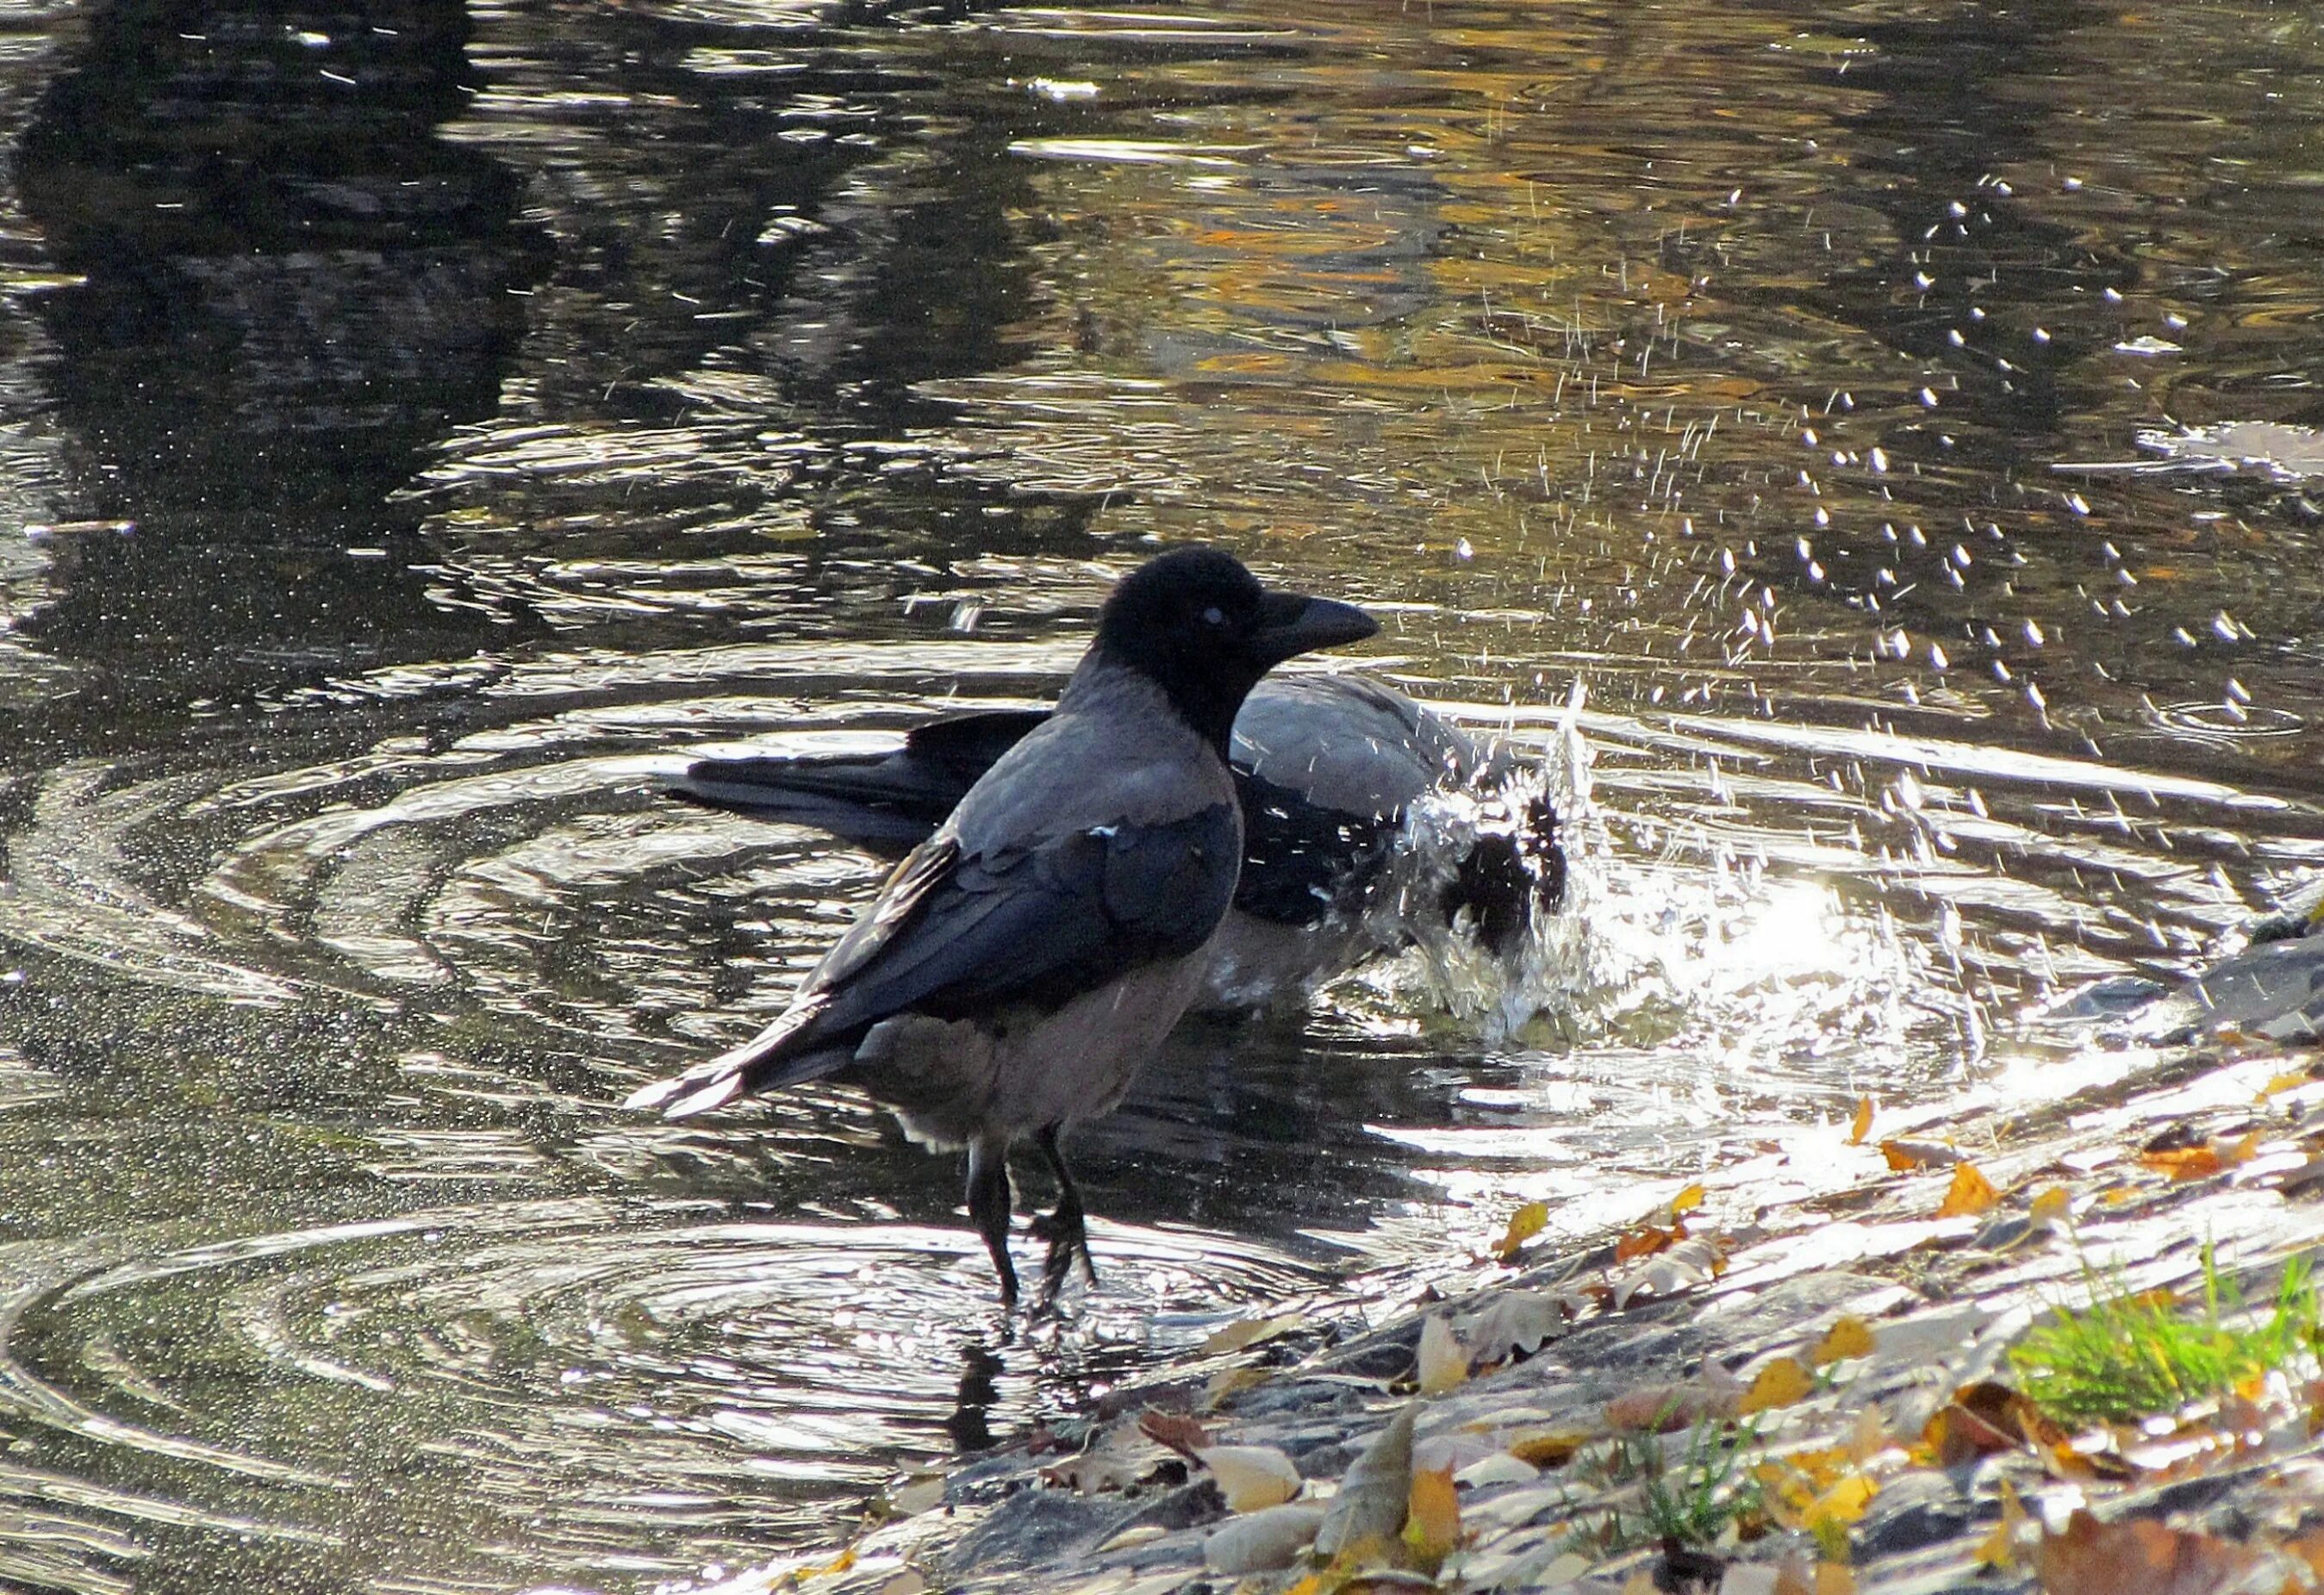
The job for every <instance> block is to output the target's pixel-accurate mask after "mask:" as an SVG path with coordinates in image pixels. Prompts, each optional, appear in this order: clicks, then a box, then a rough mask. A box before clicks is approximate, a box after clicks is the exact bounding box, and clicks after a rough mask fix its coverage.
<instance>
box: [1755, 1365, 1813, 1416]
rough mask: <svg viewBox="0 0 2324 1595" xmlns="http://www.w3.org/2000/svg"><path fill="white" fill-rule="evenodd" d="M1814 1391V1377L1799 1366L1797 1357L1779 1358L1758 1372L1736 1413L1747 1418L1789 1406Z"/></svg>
mask: <svg viewBox="0 0 2324 1595" xmlns="http://www.w3.org/2000/svg"><path fill="white" fill-rule="evenodd" d="M1814 1388H1815V1378H1814V1376H1813V1375H1812V1374H1811V1373H1809V1372H1808V1370H1807V1369H1805V1368H1803V1367H1802V1366H1801V1365H1800V1362H1799V1360H1798V1359H1797V1358H1795V1357H1778V1358H1776V1359H1775V1360H1774V1361H1773V1362H1770V1363H1768V1364H1767V1365H1766V1367H1764V1368H1762V1369H1759V1372H1758V1374H1757V1377H1756V1378H1753V1379H1752V1381H1751V1388H1749V1389H1748V1390H1746V1391H1744V1392H1743V1398H1742V1401H1741V1403H1740V1404H1739V1405H1738V1406H1737V1407H1736V1411H1737V1413H1738V1415H1742V1416H1744V1417H1748V1416H1750V1415H1751V1414H1753V1413H1755V1412H1768V1411H1771V1410H1773V1409H1774V1408H1775V1407H1778V1406H1791V1405H1792V1404H1793V1403H1794V1402H1796V1401H1799V1400H1800V1399H1802V1398H1803V1397H1805V1396H1806V1395H1807V1393H1808V1392H1809V1391H1811V1390H1812V1389H1814Z"/></svg>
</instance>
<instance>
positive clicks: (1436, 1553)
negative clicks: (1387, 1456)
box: [1404, 1468, 1461, 1567]
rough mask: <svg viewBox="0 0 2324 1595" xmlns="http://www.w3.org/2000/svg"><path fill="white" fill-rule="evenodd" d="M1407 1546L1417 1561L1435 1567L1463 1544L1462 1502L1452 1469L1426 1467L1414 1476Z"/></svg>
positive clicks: (1407, 1518) (1407, 1510)
mask: <svg viewBox="0 0 2324 1595" xmlns="http://www.w3.org/2000/svg"><path fill="white" fill-rule="evenodd" d="M1404 1543H1405V1544H1407V1545H1409V1546H1411V1547H1412V1553H1413V1559H1414V1560H1415V1561H1416V1562H1419V1563H1422V1564H1423V1565H1425V1566H1428V1567H1434V1565H1435V1564H1436V1563H1440V1562H1442V1561H1443V1560H1444V1558H1445V1557H1446V1556H1448V1555H1450V1554H1452V1550H1453V1548H1454V1547H1455V1546H1457V1545H1458V1544H1460V1543H1461V1500H1460V1497H1459V1496H1458V1495H1456V1494H1455V1493H1454V1491H1453V1489H1452V1469H1450V1468H1423V1469H1420V1470H1418V1471H1416V1472H1415V1473H1414V1474H1413V1476H1412V1493H1411V1496H1410V1498H1409V1500H1408V1503H1407V1504H1406V1507H1405V1517H1404Z"/></svg>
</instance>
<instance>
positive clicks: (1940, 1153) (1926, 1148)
mask: <svg viewBox="0 0 2324 1595" xmlns="http://www.w3.org/2000/svg"><path fill="white" fill-rule="evenodd" d="M1880 1155H1881V1156H1882V1157H1886V1159H1888V1166H1889V1168H1890V1169H1891V1170H1893V1171H1894V1172H1895V1173H1897V1174H1903V1173H1904V1172H1905V1171H1906V1170H1907V1169H1914V1168H1941V1167H1942V1166H1945V1165H1946V1164H1949V1163H1959V1162H1960V1160H1961V1156H1960V1153H1959V1152H1956V1151H1954V1150H1953V1149H1952V1148H1950V1147H1948V1146H1946V1145H1945V1144H1944V1142H1942V1141H1901V1140H1892V1141H1883V1142H1881V1143H1880Z"/></svg>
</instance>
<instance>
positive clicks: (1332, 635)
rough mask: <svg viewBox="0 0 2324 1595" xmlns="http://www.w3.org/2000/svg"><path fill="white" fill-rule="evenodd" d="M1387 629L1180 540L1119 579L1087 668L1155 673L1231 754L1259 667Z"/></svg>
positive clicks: (1220, 749) (1176, 705) (1176, 706)
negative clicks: (1270, 583) (1181, 545)
mask: <svg viewBox="0 0 2324 1595" xmlns="http://www.w3.org/2000/svg"><path fill="white" fill-rule="evenodd" d="M1378 630H1379V626H1378V625H1377V624H1376V623H1375V622H1373V621H1372V619H1371V617H1370V616H1369V615H1367V614H1366V613H1363V611H1361V610H1360V609H1354V608H1351V607H1350V606H1349V605H1347V604H1335V603H1333V602H1332V601H1331V600H1330V599H1328V598H1309V597H1305V596H1303V595H1300V594H1297V593H1271V592H1269V591H1268V590H1267V589H1266V588H1265V587H1263V586H1261V585H1259V578H1258V577H1256V576H1252V575H1251V574H1250V571H1248V570H1245V569H1244V568H1243V567H1242V565H1241V563H1240V561H1239V560H1237V559H1235V558H1233V557H1232V556H1231V555H1227V554H1222V553H1220V552H1219V551H1218V550H1217V549H1176V550H1174V551H1173V552H1171V553H1167V554H1165V555H1163V556H1161V557H1160V558H1157V559H1155V560H1152V561H1150V562H1149V563H1148V564H1146V565H1144V566H1142V567H1139V569H1138V570H1136V571H1133V572H1132V573H1131V574H1130V576H1126V577H1124V578H1123V579H1122V582H1121V584H1120V585H1119V586H1117V587H1116V588H1114V590H1113V595H1112V596H1111V597H1110V598H1108V599H1107V600H1106V604H1105V609H1104V612H1103V613H1102V614H1101V615H1100V616H1099V617H1098V627H1097V641H1096V643H1095V645H1094V646H1093V648H1092V649H1091V650H1090V659H1089V663H1088V664H1084V667H1083V668H1084V671H1087V670H1088V669H1089V668H1090V665H1092V664H1094V665H1098V666H1100V667H1102V668H1121V669H1126V670H1130V671H1132V672H1134V673H1136V674H1137V675H1139V676H1141V677H1143V678H1146V679H1147V680H1149V681H1151V682H1153V683H1154V684H1155V685H1156V686H1157V687H1160V688H1161V689H1162V694H1163V696H1164V697H1166V698H1167V700H1168V701H1169V705H1170V707H1171V708H1172V709H1173V710H1174V711H1175V712H1176V715H1178V717H1179V718H1180V719H1182V720H1184V721H1185V723H1186V724H1188V725H1189V726H1191V727H1193V728H1194V732H1195V733H1197V734H1198V735H1200V736H1201V737H1202V739H1203V741H1204V742H1208V743H1210V744H1211V746H1212V748H1213V750H1215V751H1217V753H1218V755H1219V757H1220V758H1221V759H1224V758H1225V757H1226V756H1227V747H1228V744H1229V742H1231V739H1232V738H1233V735H1234V722H1235V715H1237V714H1239V713H1240V711H1241V709H1242V701H1243V699H1244V698H1246V697H1248V696H1250V689H1251V688H1252V687H1256V686H1258V685H1259V678H1260V677H1262V676H1264V675H1266V674H1267V672H1268V670H1270V669H1272V668H1274V667H1275V666H1277V665H1279V664H1281V663H1282V662H1283V661H1284V660H1285V659H1289V658H1291V657H1292V656H1293V655H1294V654H1298V653H1305V652H1306V651H1307V650H1310V649H1315V648H1331V647H1334V646H1336V645H1338V644H1340V643H1342V642H1359V641H1362V640H1363V639H1364V638H1366V637H1369V636H1370V635H1371V634H1372V633H1373V632H1376V631H1378ZM1059 707H1060V708H1062V707H1064V705H1059Z"/></svg>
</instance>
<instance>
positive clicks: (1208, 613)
mask: <svg viewBox="0 0 2324 1595" xmlns="http://www.w3.org/2000/svg"><path fill="white" fill-rule="evenodd" d="M1226 623H1227V616H1226V611H1224V610H1222V609H1221V608H1220V607H1219V606H1218V605H1217V604H1212V605H1211V606H1210V607H1209V608H1208V609H1206V610H1204V611H1203V624H1204V625H1206V626H1223V625H1225V624H1226Z"/></svg>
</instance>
